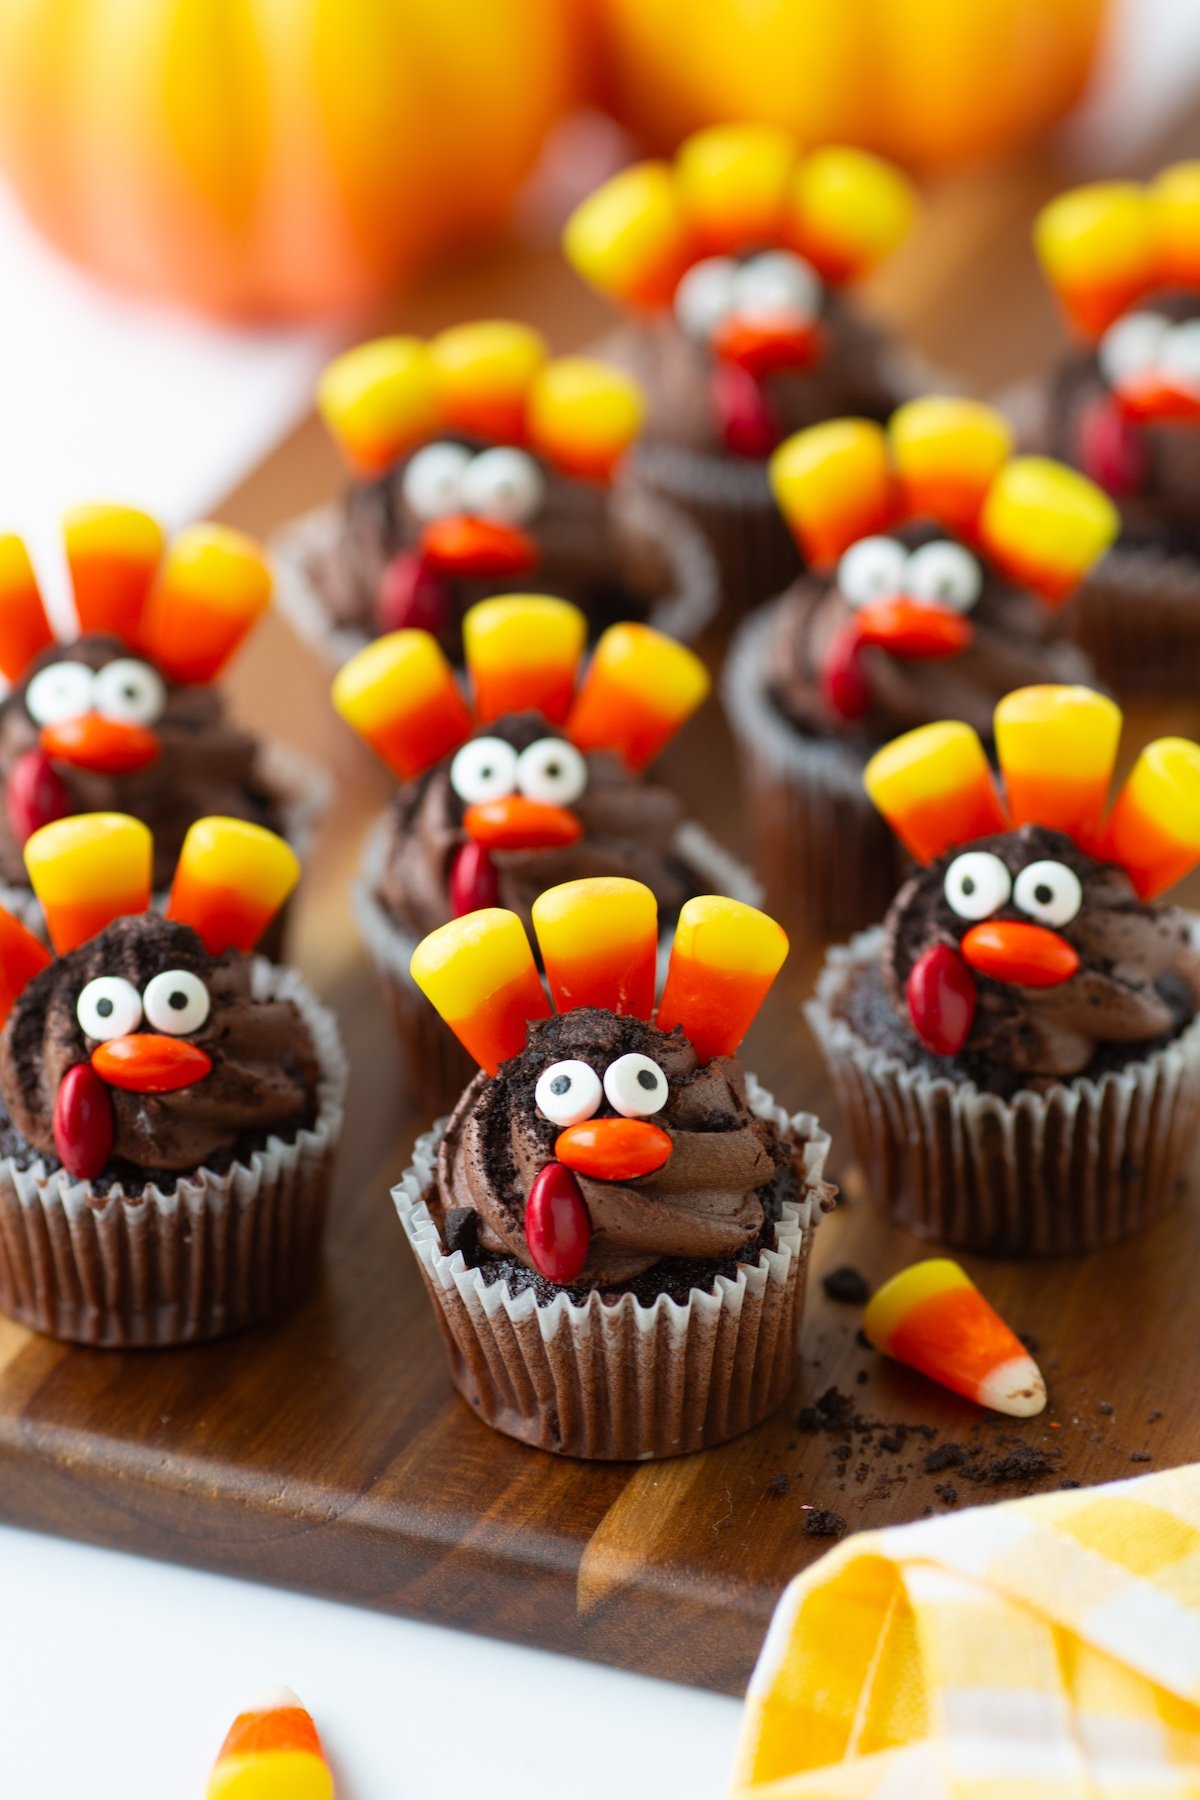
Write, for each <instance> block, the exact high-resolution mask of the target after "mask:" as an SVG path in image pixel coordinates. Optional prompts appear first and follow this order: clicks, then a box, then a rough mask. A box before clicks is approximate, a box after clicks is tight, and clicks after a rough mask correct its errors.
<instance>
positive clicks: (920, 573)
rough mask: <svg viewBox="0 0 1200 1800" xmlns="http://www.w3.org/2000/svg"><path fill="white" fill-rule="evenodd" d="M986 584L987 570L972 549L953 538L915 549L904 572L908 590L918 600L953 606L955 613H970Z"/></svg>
mask: <svg viewBox="0 0 1200 1800" xmlns="http://www.w3.org/2000/svg"><path fill="white" fill-rule="evenodd" d="M982 587H983V570H982V569H981V568H980V567H979V564H978V563H977V562H976V560H975V558H974V557H973V556H972V555H971V552H970V551H969V550H964V549H963V547H962V545H961V544H953V543H951V542H950V540H949V538H938V539H937V540H936V541H935V542H934V543H932V544H922V546H921V548H920V549H919V550H914V551H913V553H912V555H911V556H910V557H909V559H908V566H907V568H906V569H905V571H904V591H905V593H908V594H911V595H912V597H913V599H914V600H928V601H931V602H933V603H935V604H936V605H939V606H949V607H952V608H953V609H954V611H955V612H960V613H965V612H970V610H971V608H972V607H973V606H974V604H975V602H976V601H977V600H978V598H979V595H980V590H981V589H982Z"/></svg>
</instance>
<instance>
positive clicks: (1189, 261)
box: [1150, 161, 1200, 288]
mask: <svg viewBox="0 0 1200 1800" xmlns="http://www.w3.org/2000/svg"><path fill="white" fill-rule="evenodd" d="M1150 215H1151V221H1152V227H1151V228H1152V231H1153V234H1154V253H1155V264H1156V268H1157V283H1158V284H1160V285H1161V286H1163V287H1190V288H1196V287H1200V161H1198V162H1182V163H1175V164H1174V165H1173V166H1172V167H1171V168H1169V169H1164V170H1163V171H1162V173H1161V174H1160V175H1159V176H1158V177H1157V179H1156V180H1155V181H1154V182H1153V183H1152V184H1151V187H1150Z"/></svg>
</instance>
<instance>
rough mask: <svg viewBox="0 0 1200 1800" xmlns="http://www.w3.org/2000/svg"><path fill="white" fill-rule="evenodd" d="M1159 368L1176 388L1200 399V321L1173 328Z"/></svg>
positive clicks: (1192, 321)
mask: <svg viewBox="0 0 1200 1800" xmlns="http://www.w3.org/2000/svg"><path fill="white" fill-rule="evenodd" d="M1158 366H1159V368H1160V369H1161V370H1162V372H1163V374H1164V375H1165V376H1167V377H1168V379H1169V380H1170V381H1172V382H1173V383H1174V385H1175V386H1176V387H1178V388H1182V390H1183V392H1184V393H1185V394H1194V395H1195V396H1196V397H1197V399H1200V319H1189V320H1188V321H1187V323H1186V324H1184V325H1173V326H1172V327H1171V329H1170V331H1168V333H1167V336H1166V341H1165V343H1164V344H1163V347H1162V355H1161V356H1160V358H1159V364H1158Z"/></svg>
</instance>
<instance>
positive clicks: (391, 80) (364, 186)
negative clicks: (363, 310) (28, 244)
mask: <svg viewBox="0 0 1200 1800" xmlns="http://www.w3.org/2000/svg"><path fill="white" fill-rule="evenodd" d="M573 29H574V25H573V20H572V15H571V12H570V8H569V7H564V6H563V5H562V4H561V0H452V3H451V0H2V3H0V158H2V159H3V163H4V165H5V167H6V168H7V171H8V174H9V175H10V177H11V178H12V180H13V182H14V184H15V186H16V189H17V192H18V194H19V195H20V197H21V199H22V201H23V202H24V205H25V207H26V209H27V211H28V212H29V214H30V216H31V217H32V219H33V220H34V222H35V223H36V224H37V225H38V226H39V227H40V228H41V229H42V231H44V232H45V233H46V235H47V236H48V237H49V238H50V239H51V240H52V241H53V242H54V243H55V244H57V245H58V246H59V247H60V248H61V249H63V250H65V251H67V252H68V253H69V254H70V255H72V256H74V257H76V258H78V260H79V261H80V262H83V263H85V264H87V265H88V266H89V267H90V268H92V269H94V270H96V271H98V272H99V273H100V274H102V275H105V276H108V277H110V278H112V279H114V280H116V281H119V282H122V283H124V284H126V285H128V286H131V287H135V288H138V289H140V290H142V291H143V292H148V293H153V294H158V295H167V296H171V297H173V298H177V299H182V300H184V301H186V302H189V303H191V304H193V305H195V306H198V307H201V308H204V309H206V310H209V311H217V312H222V313H229V314H241V315H260V316H276V317H278V316H302V315H306V314H315V313H319V312H324V311H328V310H330V309H334V308H341V307H347V306H357V305H361V304H364V303H366V302H369V301H371V300H373V299H375V298H377V297H378V296H379V295H380V294H382V293H384V292H386V291H387V290H388V288H390V287H391V286H393V285H394V283H395V281H396V279H397V277H398V276H400V275H402V274H404V273H406V272H407V271H409V270H411V269H412V267H413V266H414V265H415V264H416V263H418V262H419V261H421V260H423V259H424V258H426V257H428V255H429V254H430V253H431V252H432V251H433V250H434V249H435V248H438V247H440V246H442V245H444V244H445V243H447V242H448V241H451V240H453V239H454V238H456V237H462V236H466V235H469V234H471V233H472V232H474V231H476V230H478V229H480V228H483V227H486V226H489V225H493V224H495V223H496V222H497V220H498V217H499V215H500V214H501V213H502V212H503V210H504V208H505V206H506V204H507V202H508V201H509V200H510V199H511V197H512V194H513V192H514V190H515V188H516V186H517V184H518V183H519V182H520V180H521V178H522V177H523V176H524V175H525V173H526V171H527V170H528V169H529V167H530V166H531V164H532V163H533V162H534V160H535V158H536V156H537V153H538V149H539V147H540V144H541V140H542V137H543V135H544V133H545V131H546V129H547V127H548V126H549V125H550V124H551V123H552V121H553V120H554V119H555V118H556V117H557V116H558V115H559V114H560V113H561V112H562V110H563V109H564V107H565V106H566V105H567V104H568V103H569V101H570V99H571V97H572V88H573V74H574V66H575V56H574V43H573Z"/></svg>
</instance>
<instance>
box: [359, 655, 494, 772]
mask: <svg viewBox="0 0 1200 1800" xmlns="http://www.w3.org/2000/svg"><path fill="white" fill-rule="evenodd" d="M332 695H333V704H334V705H335V706H336V707H337V709H338V711H339V712H340V713H341V715H342V717H343V718H344V719H345V721H346V723H347V724H348V725H351V726H352V727H353V728H354V730H355V731H357V732H358V734H359V736H360V737H362V738H365V739H366V741H367V743H368V744H370V746H371V748H372V750H374V752H375V754H376V756H378V757H380V758H381V760H382V761H383V762H385V763H386V764H387V766H388V768H389V769H391V771H392V773H393V774H394V775H396V776H398V777H399V779H400V780H401V781H411V780H412V779H413V778H414V776H417V775H420V774H421V773H422V771H423V770H425V769H429V768H432V767H433V765H434V763H436V762H440V761H441V759H442V757H444V756H449V755H450V754H451V752H452V751H454V750H457V749H458V747H459V745H460V744H461V743H463V742H464V741H465V740H466V739H467V738H468V737H470V735H471V715H470V713H469V712H468V711H467V704H466V701H465V700H464V699H463V697H462V695H461V694H460V693H459V690H458V684H457V682H456V681H455V679H454V671H453V670H452V669H451V667H450V664H449V663H448V662H447V661H446V658H445V657H444V656H443V655H442V652H441V650H440V648H439V647H438V643H437V640H436V639H435V638H432V637H430V635H429V633H428V632H426V631H392V632H389V633H388V635H387V636H386V637H381V638H376V640H375V642H374V643H373V644H368V645H367V646H366V648H365V649H363V650H360V651H358V653H357V654H356V655H354V656H352V657H351V658H350V660H349V662H348V663H345V664H344V665H343V666H342V668H341V669H339V671H338V673H337V676H336V677H335V679H334V683H333V689H332Z"/></svg>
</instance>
